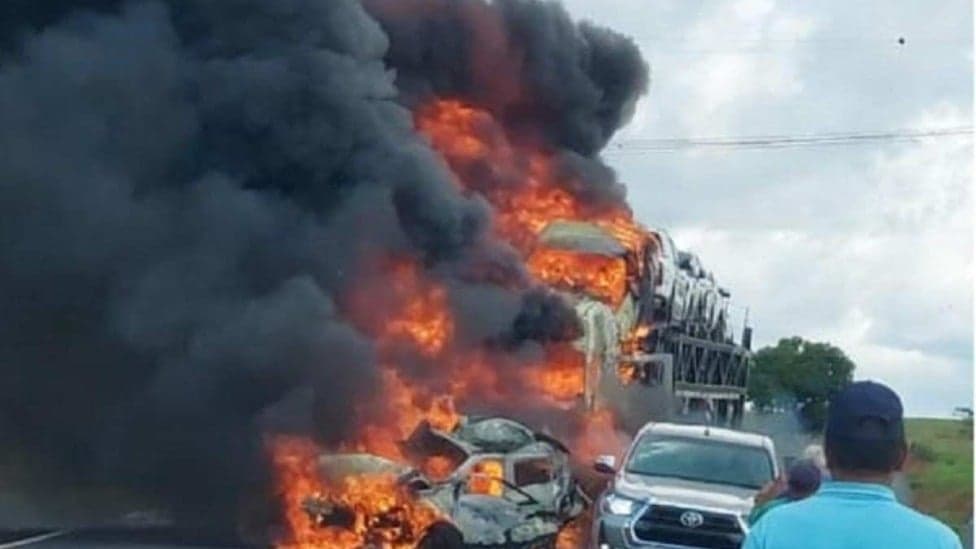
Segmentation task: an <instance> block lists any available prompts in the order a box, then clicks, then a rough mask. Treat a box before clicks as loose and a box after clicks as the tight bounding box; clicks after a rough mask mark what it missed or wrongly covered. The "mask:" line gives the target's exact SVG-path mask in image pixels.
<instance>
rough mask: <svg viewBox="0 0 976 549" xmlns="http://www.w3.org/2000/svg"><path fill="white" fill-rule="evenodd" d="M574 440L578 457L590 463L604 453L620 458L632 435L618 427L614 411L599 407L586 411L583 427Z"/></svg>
mask: <svg viewBox="0 0 976 549" xmlns="http://www.w3.org/2000/svg"><path fill="white" fill-rule="evenodd" d="M573 442H574V444H573V448H574V450H575V452H576V456H577V458H579V459H580V460H581V461H582V463H585V464H589V463H593V461H594V460H595V459H596V458H597V457H598V456H600V455H604V454H610V455H614V456H617V457H618V458H619V457H620V456H622V455H623V453H624V450H625V449H626V448H627V446H628V445H629V444H630V437H629V436H627V435H626V434H624V433H623V432H622V431H620V430H618V429H617V425H616V422H615V420H614V416H613V412H611V411H610V410H607V409H599V410H593V411H590V412H587V413H586V415H585V416H584V417H583V425H582V429H581V430H580V432H579V434H578V435H577V437H576V439H575V440H574V441H573Z"/></svg>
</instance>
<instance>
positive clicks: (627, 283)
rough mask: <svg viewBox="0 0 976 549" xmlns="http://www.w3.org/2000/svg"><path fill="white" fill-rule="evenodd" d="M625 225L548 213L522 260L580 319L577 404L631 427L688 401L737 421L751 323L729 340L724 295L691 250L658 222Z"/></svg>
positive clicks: (689, 406) (687, 407)
mask: <svg viewBox="0 0 976 549" xmlns="http://www.w3.org/2000/svg"><path fill="white" fill-rule="evenodd" d="M627 228H628V229H629V230H627V231H622V230H620V228H619V227H617V226H614V225H613V224H607V223H601V222H600V221H599V220H598V221H597V222H594V223H587V222H580V221H571V220H554V221H552V222H550V223H549V224H547V225H546V226H545V228H544V229H543V230H542V231H541V232H540V233H539V237H538V244H537V247H536V248H535V250H534V251H533V253H532V254H531V255H530V256H529V260H528V263H529V265H530V267H531V268H533V271H534V272H537V273H539V276H540V277H541V278H542V279H543V280H545V281H546V282H547V283H548V284H549V285H551V286H552V287H554V288H555V289H557V290H559V291H561V292H563V294H564V295H565V296H566V298H567V299H568V300H569V301H570V302H571V303H572V304H573V306H574V307H575V309H576V311H577V314H578V316H579V318H580V321H581V324H582V326H583V336H582V337H581V338H580V339H579V340H577V341H576V344H575V345H576V348H577V349H578V350H579V352H580V353H581V355H582V356H583V361H582V365H581V366H582V369H583V379H582V385H583V402H584V406H585V407H586V408H587V409H596V408H601V407H613V408H615V410H616V412H617V414H618V416H619V417H620V418H621V420H622V421H623V422H624V423H625V424H626V426H627V428H628V429H627V430H628V431H630V432H634V431H635V430H636V429H638V428H639V427H640V426H642V425H643V424H644V423H646V422H647V421H649V420H651V419H657V420H663V419H669V418H670V417H671V416H672V415H675V414H678V413H687V412H690V411H692V410H693V409H694V408H695V407H698V408H699V409H701V408H704V411H706V412H707V413H712V414H714V416H716V417H717V418H718V419H719V420H720V421H727V422H729V423H733V424H734V423H736V422H737V421H738V420H739V419H741V415H742V411H743V405H744V402H745V391H746V384H747V379H748V377H747V376H748V369H749V360H750V351H749V347H750V340H751V329H750V328H749V327H748V326H743V334H742V340H741V341H739V342H737V341H736V339H735V335H734V334H733V332H732V329H731V326H730V323H729V308H730V303H729V298H730V293H729V292H728V291H727V290H726V289H724V288H722V287H720V286H718V285H717V284H716V282H715V280H714V277H713V276H712V275H711V273H709V272H707V271H706V270H705V269H704V268H703V267H702V266H701V262H700V261H699V260H698V258H697V256H696V255H694V254H692V253H689V252H684V251H679V250H678V249H677V248H676V247H675V245H674V242H673V241H672V239H671V237H670V236H669V235H668V233H667V232H666V231H664V230H662V229H654V230H651V229H646V228H644V227H642V226H640V225H639V224H637V223H636V222H635V223H634V224H633V225H631V226H630V227H627ZM654 404H657V405H658V406H657V407H654ZM662 405H663V406H662Z"/></svg>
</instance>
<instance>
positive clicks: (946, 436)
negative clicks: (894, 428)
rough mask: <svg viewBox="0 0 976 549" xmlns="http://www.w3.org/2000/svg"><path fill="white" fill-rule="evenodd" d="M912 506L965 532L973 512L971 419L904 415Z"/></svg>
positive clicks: (969, 526) (970, 523) (958, 530)
mask: <svg viewBox="0 0 976 549" xmlns="http://www.w3.org/2000/svg"><path fill="white" fill-rule="evenodd" d="M905 428H906V430H907V436H908V440H909V443H910V444H911V459H910V460H909V464H908V471H907V473H908V481H909V486H911V489H912V496H913V506H914V507H915V508H916V509H918V510H919V511H922V512H923V513H927V514H930V515H933V516H935V517H936V518H938V519H939V520H941V521H943V522H945V523H946V524H949V525H950V526H952V527H953V528H954V529H955V530H956V531H957V532H959V533H960V535H963V536H964V537H965V536H968V535H969V533H968V531H967V530H968V529H969V528H971V526H972V515H973V422H972V420H971V419H968V420H958V419H908V420H906V425H905Z"/></svg>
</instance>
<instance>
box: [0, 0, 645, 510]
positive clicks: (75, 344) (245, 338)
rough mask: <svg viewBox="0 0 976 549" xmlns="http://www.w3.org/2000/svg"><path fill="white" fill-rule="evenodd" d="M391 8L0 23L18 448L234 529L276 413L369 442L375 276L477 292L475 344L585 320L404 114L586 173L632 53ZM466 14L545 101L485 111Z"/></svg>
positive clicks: (617, 106) (224, 8)
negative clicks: (474, 130) (369, 284)
mask: <svg viewBox="0 0 976 549" xmlns="http://www.w3.org/2000/svg"><path fill="white" fill-rule="evenodd" d="M397 3H398V2H390V3H389V4H387V5H381V4H374V3H372V2H371V3H370V11H371V12H372V13H373V15H375V16H377V17H379V19H380V22H381V23H382V26H381V24H380V23H378V22H377V21H376V20H375V19H374V18H373V17H372V16H371V15H370V14H368V13H367V11H366V10H364V8H363V7H362V6H361V5H360V4H359V3H357V2H355V1H353V0H275V1H273V2H269V1H265V0H227V1H220V2H214V1H209V0H171V1H163V0H147V1H141V0H132V1H94V0H91V1H87V2H68V1H46V2H34V1H32V0H24V1H19V0H13V1H7V2H4V3H2V5H0V151H3V154H0V311H2V315H0V375H2V383H0V424H2V425H4V426H6V427H7V430H8V431H9V433H5V434H8V435H9V439H10V440H11V443H14V442H16V443H17V444H22V445H24V447H26V448H29V449H30V451H31V452H36V453H38V454H39V455H43V456H46V458H45V459H46V460H48V461H51V462H52V463H54V464H56V466H57V468H58V470H59V474H61V475H63V476H65V477H67V478H79V479H84V480H87V481H92V482H104V483H111V484H123V485H125V486H127V487H129V488H131V489H134V490H136V491H137V492H138V493H140V494H142V495H145V496H146V497H147V498H150V499H153V500H157V501H162V502H165V503H168V504H169V505H170V506H171V507H172V508H173V509H174V511H176V512H177V513H180V512H182V513H183V514H184V515H185V516H197V514H198V512H199V511H201V510H205V511H206V515H205V516H206V521H208V522H219V521H222V520H224V521H228V522H232V521H234V520H236V516H235V515H236V513H237V507H238V506H239V504H240V500H241V498H242V497H247V496H249V495H251V494H252V493H250V492H245V486H248V485H249V484H253V483H255V482H257V483H260V482H262V481H263V480H264V476H263V474H262V471H263V466H262V463H261V460H260V459H261V451H260V445H261V440H260V434H261V433H260V429H258V427H257V422H258V418H260V417H264V416H266V415H269V414H270V412H269V410H272V411H273V410H275V409H276V407H279V408H287V407H288V406H291V404H288V403H292V404H293V403H295V402H298V403H305V404H304V405H303V406H305V407H308V408H310V411H309V413H308V416H309V418H310V421H311V423H308V424H307V425H306V426H305V428H306V429H310V430H312V431H313V432H314V433H315V436H317V437H318V438H320V439H322V440H324V441H326V442H334V441H338V440H342V439H343V438H345V437H348V436H349V435H350V433H349V430H350V429H352V428H354V424H353V423H352V422H350V421H348V420H347V418H349V417H351V416H352V414H353V411H354V410H353V409H354V406H355V404H356V403H357V402H358V401H359V400H360V399H364V398H367V395H368V394H369V393H370V391H371V389H372V388H373V384H374V382H375V379H376V376H377V369H376V366H375V361H374V358H375V357H374V354H375V350H374V348H373V345H372V343H371V341H370V340H369V338H368V337H367V336H365V335H364V334H363V333H361V332H359V331H357V330H356V329H354V328H353V327H352V326H351V325H350V324H349V323H348V322H347V321H346V320H345V318H344V315H343V312H342V310H341V306H340V304H341V299H337V296H341V295H343V294H344V293H345V292H346V291H347V290H348V289H349V288H350V287H351V286H352V285H355V284H356V282H357V280H358V279H359V277H361V276H365V275H366V274H368V273H364V272H362V270H361V269H362V267H361V266H362V265H364V261H363V259H364V258H369V257H374V256H383V255H400V256H407V257H413V258H416V259H417V260H418V261H420V262H421V264H423V265H425V266H426V267H428V268H429V269H431V270H432V271H436V272H438V273H439V276H441V277H446V278H447V279H449V280H450V281H451V284H452V287H457V288H462V289H463V291H458V292H455V293H456V294H458V295H464V296H465V299H463V300H458V302H457V303H452V305H453V306H455V307H466V308H467V311H466V313H467V314H459V315H458V318H462V319H463V318H469V317H470V318H483V317H491V318H492V319H493V320H492V321H491V322H486V323H485V325H484V326H478V327H475V328H472V329H471V330H469V331H472V330H473V331H474V332H475V333H476V336H477V337H483V338H485V339H491V337H492V336H495V337H504V338H507V340H508V341H509V343H512V342H513V341H514V342H515V343H517V342H518V341H521V340H524V339H531V338H536V339H543V340H545V339H553V338H554V335H553V334H552V333H551V332H552V330H553V329H552V328H550V326H558V327H559V328H557V329H558V330H562V329H564V327H565V326H566V324H567V323H571V322H570V321H568V320H567V316H566V314H567V311H566V309H565V308H561V307H560V306H559V305H558V304H555V303H554V302H553V301H552V300H551V299H549V298H546V297H545V296H543V295H541V294H540V293H539V291H538V290H530V289H527V288H526V286H525V284H524V280H523V281H521V282H519V281H517V280H516V279H519V278H520V277H522V278H524V276H525V274H524V268H523V267H522V266H521V264H520V260H519V258H518V257H517V255H516V254H515V253H514V252H513V251H512V250H511V249H510V248H509V247H508V246H507V245H506V244H504V243H501V242H498V241H497V240H495V239H494V238H493V237H492V236H491V235H490V232H489V230H488V227H489V225H490V211H489V208H488V206H487V205H486V203H485V202H484V201H483V200H480V199H478V198H477V197H468V196H464V195H462V194H460V193H459V192H458V191H457V190H456V188H455V186H454V184H453V183H452V182H451V180H450V178H451V176H450V174H449V172H448V169H447V167H446V165H445V164H444V163H443V162H442V161H441V160H440V159H439V158H438V157H437V155H436V153H434V152H433V151H431V150H430V149H429V147H428V146H427V145H426V144H425V142H424V141H423V140H422V139H421V138H419V137H418V136H417V135H416V133H415V132H414V129H413V122H412V118H411V113H410V111H409V110H408V107H410V106H412V105H413V104H414V101H415V100H417V98H418V97H419V96H420V94H421V93H426V94H434V95H442V94H443V95H457V96H460V97H463V98H467V99H470V100H471V101H475V102H482V101H483V102H484V103H485V105H486V107H488V108H490V110H492V112H495V113H497V114H498V116H499V119H500V120H501V121H502V122H503V123H505V124H510V125H511V127H512V128H515V129H518V128H521V127H523V126H525V125H527V127H529V128H530V129H531V131H532V132H541V134H542V135H544V136H545V138H546V139H547V140H548V141H550V142H551V143H553V144H554V145H555V146H558V147H559V148H561V149H566V151H567V152H572V153H575V154H577V155H581V156H583V157H590V156H592V155H594V154H595V152H596V151H597V150H598V149H599V148H600V147H601V146H602V145H603V144H604V143H605V142H606V140H607V139H608V138H609V136H610V134H611V133H612V132H613V130H614V129H615V128H616V127H617V126H618V125H619V124H620V123H621V122H622V121H623V120H624V119H625V118H626V116H627V111H628V109H629V108H630V106H632V103H633V100H634V99H635V97H636V95H637V94H638V93H640V92H641V91H642V90H643V88H644V86H645V85H646V72H643V71H642V67H643V64H642V63H641V62H640V59H639V56H637V54H636V49H634V48H633V46H632V44H630V43H629V42H627V41H626V40H623V39H622V38H620V37H618V36H617V35H614V34H612V33H609V32H607V31H604V30H600V29H596V28H594V27H591V26H589V25H581V26H574V25H573V24H572V23H571V22H570V21H569V19H568V17H567V16H566V14H565V13H564V12H563V11H562V10H561V9H560V8H558V7H557V6H555V5H554V4H549V3H536V2H521V1H520V2H512V1H507V2H497V3H495V4H491V5H488V4H485V3H482V2H470V1H465V2H457V3H456V4H457V6H458V7H454V3H444V2H435V1H430V2H416V1H410V2H403V3H402V4H403V6H402V10H398V9H393V6H394V5H396V4H397ZM387 8H389V9H387ZM465 9H470V10H474V11H479V10H481V11H487V12H490V13H493V14H496V15H494V16H493V17H495V18H496V19H497V20H498V21H501V27H500V28H501V30H503V34H504V39H505V40H506V43H507V44H508V45H509V47H510V48H511V50H512V51H515V52H518V53H519V54H520V55H521V59H522V63H521V64H520V65H519V66H518V67H515V68H514V69H513V70H517V72H518V73H519V75H518V79H519V81H521V82H523V83H524V84H526V85H527V86H529V87H530V91H531V93H528V94H522V95H517V96H514V97H509V98H508V99H506V100H499V99H497V98H498V97H499V96H491V97H485V96H482V95H481V94H479V91H478V90H479V85H480V80H479V79H478V78H476V77H474V76H472V75H470V74H467V73H465V72H464V71H465V70H466V69H465V67H469V68H470V65H469V63H470V61H471V59H470V58H468V57H465V56H466V55H470V54H472V51H473V50H474V49H476V47H477V46H476V45H474V44H472V43H470V37H467V36H466V35H465V32H466V27H465V25H467V24H469V23H470V22H466V21H465V20H464V18H463V17H459V16H457V15H456V14H457V13H460V12H463V11H464V10H465ZM410 25H415V26H419V27H423V28H424V29H425V31H427V32H425V33H424V35H425V39H426V40H429V41H431V42H430V43H426V42H424V43H414V42H411V41H410V40H411V38H410V33H411V30H410V28H409V26H410ZM388 33H389V34H390V36H391V37H392V44H393V47H392V48H391V47H390V45H391V38H390V37H388ZM466 39H467V40H468V41H469V42H468V43H467V45H465V40H466ZM457 44H460V45H462V46H463V47H461V48H460V49H459V50H457V51H456V56H457V57H456V58H455V57H453V55H454V54H451V53H449V52H450V51H451V48H439V47H438V46H444V45H457ZM411 48H416V50H413V49H411ZM435 49H437V50H439V51H441V52H444V54H445V55H448V56H450V58H448V59H438V58H436V57H432V56H431V52H433V51H434V50H435ZM489 61H490V60H489ZM391 68H396V69H397V71H398V72H396V73H394V72H393V71H392V70H391ZM498 68H500V69H504V70H507V69H506V67H498ZM479 70H480V69H479ZM455 72H456V73H457V74H455ZM395 74H396V75H397V76H395ZM493 98H494V99H493ZM404 105H406V107H405V106H404ZM613 184H614V185H615V183H613ZM611 186H612V185H611ZM479 272H480V273H493V275H492V276H495V277H497V278H499V279H501V282H504V284H501V283H500V281H499V280H494V279H492V277H487V278H483V279H480V280H479V279H477V276H475V275H473V274H472V273H479ZM374 275H375V273H374ZM513 280H516V282H513ZM481 289H486V290H490V291H488V292H487V293H488V294H489V296H492V297H490V298H479V297H478V295H479V294H478V292H479V291H480V290H481ZM499 293H500V294H505V295H507V298H506V299H501V300H496V299H494V297H497V295H498V294H499ZM533 296H535V297H533ZM499 303H501V304H503V305H504V306H502V307H501V308H499V306H498V305H497V304H499ZM480 313H485V314H483V315H482V314H480ZM296 395H297V396H296ZM286 404H287V405H286ZM270 415H273V414H270Z"/></svg>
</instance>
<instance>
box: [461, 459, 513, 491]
mask: <svg viewBox="0 0 976 549" xmlns="http://www.w3.org/2000/svg"><path fill="white" fill-rule="evenodd" d="M502 478H505V468H504V466H503V465H502V462H501V461H499V460H497V459H486V460H484V461H480V462H478V463H476V464H475V466H474V467H472V468H471V477H470V478H469V479H468V491H469V492H471V493H472V494H482V495H486V496H495V497H501V495H502V491H503V490H504V485H503V484H502V481H501V480H499V479H502Z"/></svg>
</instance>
